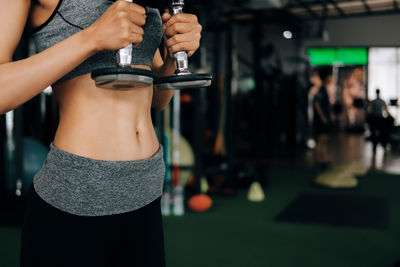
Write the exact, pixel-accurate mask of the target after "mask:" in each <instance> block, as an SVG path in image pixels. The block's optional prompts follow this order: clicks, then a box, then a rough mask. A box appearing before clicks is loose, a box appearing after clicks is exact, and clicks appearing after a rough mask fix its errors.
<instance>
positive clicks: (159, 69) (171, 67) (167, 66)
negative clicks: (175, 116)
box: [152, 49, 175, 110]
mask: <svg viewBox="0 0 400 267" xmlns="http://www.w3.org/2000/svg"><path fill="white" fill-rule="evenodd" d="M168 58H169V59H168ZM153 71H154V72H155V74H156V75H157V76H158V77H165V76H170V75H173V74H174V72H175V63H174V62H173V60H172V59H170V57H167V58H166V59H165V62H164V60H163V59H162V58H161V55H160V51H159V50H158V49H157V52H156V54H155V55H154V59H153ZM153 88H154V93H153V100H152V107H153V108H155V109H156V110H163V109H164V108H165V107H166V106H167V105H168V103H169V102H170V101H171V98H172V97H173V96H174V93H175V91H174V90H157V86H154V87H153Z"/></svg>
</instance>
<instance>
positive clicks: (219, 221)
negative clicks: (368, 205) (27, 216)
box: [0, 166, 400, 267]
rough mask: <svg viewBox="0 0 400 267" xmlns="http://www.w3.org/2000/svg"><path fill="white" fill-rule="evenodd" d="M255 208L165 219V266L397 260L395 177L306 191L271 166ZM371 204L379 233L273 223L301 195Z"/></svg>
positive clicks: (235, 206) (365, 265) (225, 202)
mask: <svg viewBox="0 0 400 267" xmlns="http://www.w3.org/2000/svg"><path fill="white" fill-rule="evenodd" d="M268 176H269V177H270V183H269V187H268V188H265V189H264V190H265V195H266V199H265V201H264V202H262V203H252V202H249V201H247V198H246V193H247V191H246V190H241V191H239V193H238V194H237V195H236V196H235V197H230V198H226V197H213V201H214V205H213V207H212V209H211V210H210V211H209V212H207V213H204V214H197V213H191V212H187V213H186V214H185V216H183V217H165V218H164V226H165V245H166V257H167V266H169V267H205V266H206V267H214V266H215V267H225V266H227V267H253V266H254V267H261V266H263V267H264V266H265V267H270V266H271V267H281V266H282V267H286V266H287V267H293V266H296V267H302V266H304V267H337V266H340V267H342V266H343V267H386V266H388V267H393V265H394V263H395V262H397V261H398V260H399V259H400V194H399V191H400V176H397V175H387V174H381V173H369V174H368V175H367V176H365V177H363V178H360V179H359V182H360V187H359V188H358V189H357V190H354V191H345V190H343V191H341V190H338V191H333V192H332V190H323V189H318V188H312V187H310V185H309V181H310V179H312V172H310V171H308V170H304V169H299V168H294V167H290V168H289V167H285V166H283V167H271V168H270V170H269V173H268ZM329 194H334V195H336V194H337V195H341V196H345V197H346V196H348V197H352V198H365V197H367V198H368V197H371V196H373V197H376V198H377V199H381V200H382V201H384V202H385V203H386V204H387V205H386V207H387V209H388V214H390V216H388V217H387V227H386V228H385V227H383V228H382V227H381V228H368V227H362V228H361V227H355V226H345V225H328V224H305V223H297V222H289V221H285V222H283V221H276V220H275V218H276V217H277V216H278V215H279V214H281V213H282V212H283V211H284V210H285V209H286V208H287V207H289V206H290V204H291V203H293V202H295V200H296V198H297V197H298V196H301V195H329ZM18 240H19V230H18V229H15V228H0V266H1V267H3V266H4V267H17V266H18V265H17V264H18V259H17V257H18V247H19V243H18V242H19V241H18Z"/></svg>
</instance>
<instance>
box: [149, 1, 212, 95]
mask: <svg viewBox="0 0 400 267" xmlns="http://www.w3.org/2000/svg"><path fill="white" fill-rule="evenodd" d="M184 5H185V4H184V0H173V1H172V4H171V5H170V6H169V12H170V14H171V16H173V15H175V14H178V13H183V6H184ZM173 56H174V60H175V75H172V76H167V77H158V78H156V79H155V80H154V84H155V85H156V86H157V89H160V90H182V89H190V88H202V87H208V86H210V85H211V79H212V76H211V75H210V74H192V73H190V71H189V63H188V55H187V52H186V51H179V52H175V53H174V54H173Z"/></svg>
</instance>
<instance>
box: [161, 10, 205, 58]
mask: <svg viewBox="0 0 400 267" xmlns="http://www.w3.org/2000/svg"><path fill="white" fill-rule="evenodd" d="M162 20H163V22H164V24H163V32H164V39H165V46H166V48H167V50H168V55H169V56H170V57H171V58H172V54H173V53H175V52H178V51H187V53H188V56H189V57H190V56H192V55H193V54H194V52H196V50H197V49H198V48H199V46H200V39H201V30H202V27H201V25H200V24H199V22H198V20H197V17H196V16H195V15H192V14H185V13H178V14H175V15H174V16H172V17H171V15H170V14H169V12H168V10H166V11H165V13H164V14H163V16H162Z"/></svg>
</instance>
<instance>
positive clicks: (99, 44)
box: [0, 0, 201, 161]
mask: <svg viewBox="0 0 400 267" xmlns="http://www.w3.org/2000/svg"><path fill="white" fill-rule="evenodd" d="M57 4H58V0H39V1H38V2H32V3H31V1H30V0H13V1H7V0H0V6H1V7H2V8H1V9H0V25H1V26H0V32H1V34H2V36H8V38H2V39H1V40H0V51H1V52H0V114H2V113H5V112H7V111H9V110H12V109H14V108H16V107H18V106H20V105H22V104H23V103H25V102H26V101H28V100H29V99H31V98H32V97H34V96H36V95H37V94H39V93H40V92H41V91H42V90H44V89H45V88H46V87H47V86H48V85H53V91H54V94H55V96H56V98H57V100H58V102H59V105H60V123H59V126H58V129H57V132H56V136H55V139H54V145H55V146H56V147H58V148H59V149H62V150H64V151H67V152H70V153H74V154H77V155H80V156H84V157H89V158H93V159H101V160H121V161H125V160H136V159H143V158H148V157H151V156H152V155H153V154H154V153H155V152H156V151H157V150H158V148H159V143H158V140H157V138H156V135H155V132H154V127H153V124H152V121H151V116H150V111H151V108H152V107H153V108H156V109H159V110H160V109H163V108H164V107H166V105H168V103H169V101H170V100H171V98H172V96H173V94H174V92H173V91H157V89H156V88H153V86H149V87H146V88H140V89H137V88H134V89H131V90H120V91H117V90H106V89H100V88H97V87H95V84H94V82H93V80H92V79H91V78H90V74H86V75H82V76H79V77H76V78H73V79H70V80H67V81H64V82H61V83H57V84H54V83H55V82H56V81H57V80H58V79H60V78H61V77H63V76H64V75H65V74H67V73H68V72H70V71H71V70H72V69H74V68H75V67H76V66H78V65H79V64H80V63H82V62H83V61H84V60H86V59H87V58H89V57H90V56H92V55H94V54H95V53H97V52H99V51H104V50H118V49H119V48H122V47H125V46H126V45H127V44H129V43H133V44H138V43H140V42H141V41H142V40H143V36H142V35H143V29H142V26H143V25H144V24H145V21H146V15H145V9H144V8H143V7H141V6H139V5H136V4H132V3H127V2H125V1H116V2H115V3H114V4H113V5H112V6H111V7H110V8H109V9H108V10H107V11H106V12H105V13H104V14H103V15H102V16H101V17H100V18H99V19H98V20H97V21H96V22H95V23H93V24H92V25H91V26H89V27H88V28H86V29H84V30H82V31H80V32H78V33H77V34H75V35H73V36H71V37H69V38H67V39H65V40H63V41H61V42H60V43H58V44H56V45H54V46H52V47H50V48H49V49H46V50H45V51H43V52H41V53H39V54H36V55H34V56H31V57H29V58H27V59H24V60H19V61H16V62H11V58H12V55H13V52H14V50H15V48H16V46H17V45H18V42H19V39H20V38H21V35H22V32H23V30H24V28H25V27H28V28H35V27H37V26H39V25H40V24H41V23H43V22H44V21H46V19H47V18H48V17H49V16H50V15H51V13H52V11H53V10H54V9H55V8H56V6H57ZM162 20H163V31H164V44H165V48H164V49H165V50H166V52H167V53H165V54H166V56H165V58H161V56H160V52H159V51H158V50H157V52H156V53H155V55H154V58H153V67H152V70H153V71H154V72H155V73H156V74H157V75H159V76H169V75H172V74H173V72H174V62H173V59H172V53H173V52H176V51H179V50H186V51H188V55H192V54H193V53H194V52H195V51H196V50H197V49H198V47H199V42H200V38H201V34H200V33H201V26H200V24H199V23H198V20H197V17H196V16H194V15H191V14H177V15H175V16H173V17H171V16H170V15H169V14H168V12H165V13H164V14H163V15H162ZM5 25H7V27H6V26H5ZM133 67H137V68H144V69H150V68H149V67H148V66H141V65H135V66H133Z"/></svg>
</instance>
